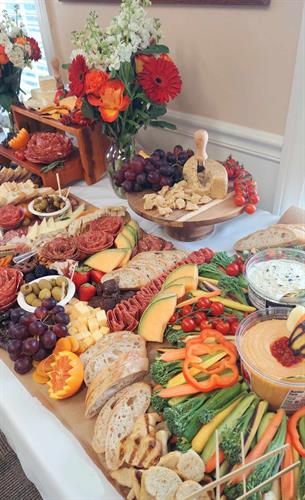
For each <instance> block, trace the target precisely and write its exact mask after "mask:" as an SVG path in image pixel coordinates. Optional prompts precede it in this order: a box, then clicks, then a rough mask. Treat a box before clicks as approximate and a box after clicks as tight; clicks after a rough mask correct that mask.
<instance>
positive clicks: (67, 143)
mask: <svg viewBox="0 0 305 500" xmlns="http://www.w3.org/2000/svg"><path fill="white" fill-rule="evenodd" d="M71 151H72V141H71V139H70V138H69V137H67V136H66V135H64V134H60V133H59V132H36V133H34V134H32V136H31V138H30V140H29V142H28V143H27V147H26V150H25V152H24V156H25V158H26V159H27V160H29V161H31V162H33V163H46V164H48V163H52V162H53V161H56V160H63V159H64V158H66V157H67V156H68V155H69V154H70V153H71Z"/></svg>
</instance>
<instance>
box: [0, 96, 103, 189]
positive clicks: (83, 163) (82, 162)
mask: <svg viewBox="0 0 305 500" xmlns="http://www.w3.org/2000/svg"><path fill="white" fill-rule="evenodd" d="M12 112H13V116H14V121H15V124H16V127H17V129H18V130H19V129H21V128H22V127H24V128H26V129H27V130H28V131H29V132H42V131H44V132H54V131H55V130H58V131H63V132H65V133H67V134H68V135H72V136H74V137H75V139H76V146H77V147H75V148H74V149H73V152H72V153H71V155H69V157H68V158H67V159H66V160H65V161H64V168H62V169H54V170H52V171H51V172H47V173H43V172H41V168H40V167H41V165H39V164H36V163H32V162H29V161H27V160H18V159H17V158H16V157H15V154H14V150H12V149H8V148H4V147H3V146H1V145H0V163H2V164H4V163H6V164H7V163H9V161H14V162H16V163H18V164H19V165H21V166H22V167H24V168H26V169H27V170H29V171H30V172H32V173H34V174H36V175H38V176H39V177H41V179H42V183H43V185H44V186H50V187H53V188H55V189H57V181H56V173H58V174H59V175H60V182H61V185H62V187H64V186H67V185H68V184H71V183H73V182H75V181H78V180H81V179H84V180H85V181H86V183H87V184H89V185H90V184H94V183H95V182H97V181H98V180H100V179H101V177H102V176H103V175H104V173H105V171H106V168H105V153H106V150H107V148H108V146H109V145H110V141H109V139H108V137H107V136H105V135H103V134H102V132H101V126H100V124H99V123H97V124H95V125H92V126H90V127H89V126H88V127H83V126H80V125H64V124H62V123H61V122H59V121H57V120H53V119H49V118H45V117H42V116H40V115H39V113H37V112H36V111H32V110H28V109H25V108H24V107H23V106H15V105H14V106H12Z"/></svg>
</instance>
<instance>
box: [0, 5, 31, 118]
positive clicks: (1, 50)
mask: <svg viewBox="0 0 305 500" xmlns="http://www.w3.org/2000/svg"><path fill="white" fill-rule="evenodd" d="M40 58H41V51H40V48H39V46H38V43H37V41H36V40H35V39H34V38H32V37H29V36H27V35H26V33H25V30H24V26H23V23H22V22H21V21H20V17H19V8H18V5H15V17H14V18H12V17H10V16H9V14H8V13H7V11H6V10H3V11H2V20H1V22H0V108H1V107H2V108H3V109H5V110H6V111H8V112H9V111H10V107H11V105H12V104H14V103H16V102H18V101H19V92H20V78H21V73H22V70H23V68H25V67H28V68H31V64H32V61H38V60H39V59H40Z"/></svg>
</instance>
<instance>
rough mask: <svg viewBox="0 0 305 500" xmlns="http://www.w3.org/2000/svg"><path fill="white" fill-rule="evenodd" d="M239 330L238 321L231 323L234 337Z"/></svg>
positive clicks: (231, 331)
mask: <svg viewBox="0 0 305 500" xmlns="http://www.w3.org/2000/svg"><path fill="white" fill-rule="evenodd" d="M237 328H238V321H237V320H236V321H233V323H231V325H230V333H231V334H232V335H235V334H236V330H237Z"/></svg>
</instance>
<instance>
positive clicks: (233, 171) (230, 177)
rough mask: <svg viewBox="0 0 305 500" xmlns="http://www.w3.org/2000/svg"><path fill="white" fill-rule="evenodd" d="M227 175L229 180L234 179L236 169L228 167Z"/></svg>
mask: <svg viewBox="0 0 305 500" xmlns="http://www.w3.org/2000/svg"><path fill="white" fill-rule="evenodd" d="M227 174H228V177H229V179H232V177H234V174H235V170H234V168H232V167H227Z"/></svg>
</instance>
